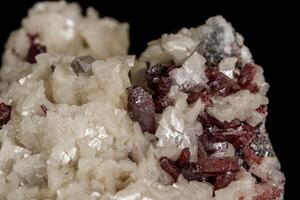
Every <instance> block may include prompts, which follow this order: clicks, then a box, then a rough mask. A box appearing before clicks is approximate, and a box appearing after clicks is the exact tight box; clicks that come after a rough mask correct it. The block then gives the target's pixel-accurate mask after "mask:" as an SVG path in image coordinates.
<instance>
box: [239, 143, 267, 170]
mask: <svg viewBox="0 0 300 200" xmlns="http://www.w3.org/2000/svg"><path fill="white" fill-rule="evenodd" d="M243 152H244V160H245V162H246V163H247V164H248V165H250V166H251V165H252V164H254V163H256V164H261V162H262V159H263V158H262V157H259V156H256V155H255V153H254V151H253V150H252V149H251V148H250V147H244V148H243Z"/></svg>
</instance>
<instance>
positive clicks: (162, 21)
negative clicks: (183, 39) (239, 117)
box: [0, 0, 300, 199]
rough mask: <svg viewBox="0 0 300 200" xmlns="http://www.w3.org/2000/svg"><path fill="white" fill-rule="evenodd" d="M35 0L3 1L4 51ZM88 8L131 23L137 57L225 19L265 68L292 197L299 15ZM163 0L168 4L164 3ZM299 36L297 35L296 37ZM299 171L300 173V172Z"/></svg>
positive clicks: (203, 4)
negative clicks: (167, 37) (164, 38)
mask: <svg viewBox="0 0 300 200" xmlns="http://www.w3.org/2000/svg"><path fill="white" fill-rule="evenodd" d="M34 2H36V1H32V0H21V1H17V0H15V1H13V0H10V1H9V2H5V3H4V2H3V1H1V3H0V6H1V13H0V15H1V17H0V25H1V31H0V44H1V52H2V51H3V45H4V43H5V41H6V39H7V37H8V34H9V33H10V32H11V31H12V30H14V29H16V28H18V27H19V25H20V21H21V19H22V17H24V16H25V15H26V13H27V9H28V8H29V7H30V6H31V5H32V4H33V3H34ZM77 2H79V3H80V4H81V5H82V6H83V7H84V8H86V6H87V5H91V6H94V7H95V8H96V9H97V10H99V11H100V15H101V16H111V17H113V18H116V19H117V20H119V21H123V22H128V23H129V24H130V37H131V48H130V54H136V55H139V54H140V53H141V52H142V51H143V49H145V47H146V44H147V42H148V41H151V40H153V39H156V38H159V37H160V35H161V34H162V33H168V32H175V31H177V30H179V29H180V28H182V27H195V26H198V25H200V24H203V23H204V22H205V19H207V18H208V17H210V16H214V15H219V14H221V15H223V16H224V17H225V18H226V19H227V20H228V21H230V22H231V23H232V24H233V26H234V27H235V29H236V30H237V31H238V32H240V33H241V34H242V35H243V36H244V38H245V43H246V45H247V46H248V47H249V48H250V50H251V52H252V54H253V56H254V59H255V61H256V63H257V64H259V65H262V66H263V67H264V69H265V76H266V79H267V81H268V82H269V83H270V85H271V88H270V91H269V93H268V97H269V98H270V104H269V116H268V121H267V128H268V132H269V133H270V137H271V141H272V142H273V144H274V148H275V151H276V152H277V155H278V157H279V159H280V161H281V165H282V170H283V171H284V173H285V175H286V177H287V181H286V191H285V199H296V198H295V197H294V198H293V197H292V196H293V192H295V191H294V190H293V189H292V188H294V186H296V182H294V181H293V180H296V178H298V176H299V173H296V171H294V170H295V169H296V168H297V165H298V164H297V163H298V160H299V155H297V154H299V153H300V151H299V148H300V144H298V145H297V140H298V138H297V137H298V136H297V135H298V134H300V133H299V129H297V128H298V127H299V126H300V123H299V122H298V123H297V122H296V120H297V119H299V118H300V117H297V113H299V112H298V110H299V109H298V107H299V106H297V103H298V100H297V97H296V95H297V93H298V92H299V89H297V87H298V85H299V83H298V81H299V80H298V79H300V76H299V78H297V76H298V72H297V68H298V67H299V66H297V65H299V64H296V63H297V60H298V59H299V56H298V57H297V54H298V51H299V49H298V50H296V42H298V39H297V37H296V36H297V34H296V31H297V28H298V26H299V25H300V23H299V22H296V14H297V13H296V12H295V11H294V9H293V8H297V6H293V5H291V3H290V2H288V1H284V2H278V3H275V2H274V1H270V2H271V3H265V4H263V1H258V2H254V1H237V2H228V1H226V2H222V1H220V2H222V3H220V2H217V1H208V0H206V1H200V0H199V1H187V0H182V1H178V2H177V1H169V2H166V1H162V0H161V1H136V2H134V1H112V0H111V1H101V0H98V1H97V0H94V1H93V0H82V1H77ZM162 2H164V3H162ZM298 37H299V35H298ZM298 171H299V170H298Z"/></svg>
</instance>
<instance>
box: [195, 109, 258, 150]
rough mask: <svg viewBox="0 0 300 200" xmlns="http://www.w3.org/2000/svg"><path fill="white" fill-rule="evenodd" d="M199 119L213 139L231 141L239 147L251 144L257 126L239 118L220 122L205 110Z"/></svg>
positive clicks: (209, 136)
mask: <svg viewBox="0 0 300 200" xmlns="http://www.w3.org/2000/svg"><path fill="white" fill-rule="evenodd" d="M197 120H198V121H199V122H201V124H202V126H203V129H204V133H205V134H207V135H208V138H209V139H210V140H211V141H215V142H230V143H231V144H232V145H233V146H234V147H235V148H238V149H241V148H243V147H244V146H246V145H248V144H250V143H251V141H252V140H253V139H254V137H255V128H253V127H251V126H250V125H248V124H246V123H244V122H240V121H239V120H237V119H236V120H233V121H231V122H220V121H219V120H217V119H215V118H213V117H211V116H209V114H208V113H206V112H205V113H204V114H203V115H201V116H198V118H197Z"/></svg>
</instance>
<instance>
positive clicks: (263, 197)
mask: <svg viewBox="0 0 300 200" xmlns="http://www.w3.org/2000/svg"><path fill="white" fill-rule="evenodd" d="M281 192H282V191H281V190H279V189H277V188H275V187H272V188H271V189H269V190H267V191H265V192H263V193H262V194H259V195H257V196H255V197H253V200H277V199H278V198H279V197H280V194H281Z"/></svg>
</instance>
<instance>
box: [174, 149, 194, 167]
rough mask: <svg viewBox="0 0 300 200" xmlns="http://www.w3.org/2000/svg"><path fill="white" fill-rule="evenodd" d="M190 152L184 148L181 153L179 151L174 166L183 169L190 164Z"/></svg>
mask: <svg viewBox="0 0 300 200" xmlns="http://www.w3.org/2000/svg"><path fill="white" fill-rule="evenodd" d="M190 155H191V153H190V150H189V148H184V149H183V150H182V151H181V154H180V156H179V158H178V160H177V161H176V166H179V167H184V166H187V165H188V164H189V162H190Z"/></svg>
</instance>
